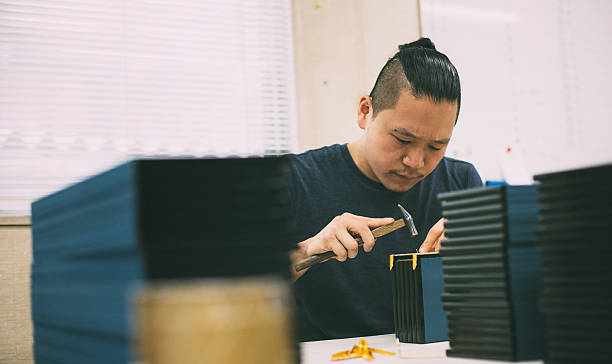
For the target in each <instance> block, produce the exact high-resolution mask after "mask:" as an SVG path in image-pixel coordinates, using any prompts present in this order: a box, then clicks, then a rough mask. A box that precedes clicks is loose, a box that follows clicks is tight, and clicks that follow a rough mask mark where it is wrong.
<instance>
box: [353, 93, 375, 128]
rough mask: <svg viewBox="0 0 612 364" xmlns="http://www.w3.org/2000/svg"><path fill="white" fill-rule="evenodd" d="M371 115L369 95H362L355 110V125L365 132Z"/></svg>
mask: <svg viewBox="0 0 612 364" xmlns="http://www.w3.org/2000/svg"><path fill="white" fill-rule="evenodd" d="M371 115H372V98H371V97H370V96H369V95H364V96H362V97H361V99H360V100H359V107H358V108H357V125H359V128H361V129H363V130H365V128H366V125H367V122H368V118H369V117H370V116H371Z"/></svg>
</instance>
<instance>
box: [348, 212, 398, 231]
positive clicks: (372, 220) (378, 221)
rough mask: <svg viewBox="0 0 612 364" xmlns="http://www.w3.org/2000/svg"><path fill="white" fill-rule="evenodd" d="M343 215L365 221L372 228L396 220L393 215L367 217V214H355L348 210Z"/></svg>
mask: <svg viewBox="0 0 612 364" xmlns="http://www.w3.org/2000/svg"><path fill="white" fill-rule="evenodd" d="M342 215H343V216H345V217H347V218H354V219H357V220H360V221H363V222H365V223H366V224H367V225H368V226H369V227H371V228H373V227H379V226H383V225H387V224H391V223H392V222H393V221H395V219H393V218H392V217H366V216H359V215H353V214H351V213H348V212H345V213H344V214H342Z"/></svg>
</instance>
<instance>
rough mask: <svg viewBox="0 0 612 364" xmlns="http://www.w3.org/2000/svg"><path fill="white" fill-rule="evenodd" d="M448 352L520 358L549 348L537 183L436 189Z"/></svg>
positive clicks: (540, 354) (533, 356)
mask: <svg viewBox="0 0 612 364" xmlns="http://www.w3.org/2000/svg"><path fill="white" fill-rule="evenodd" d="M438 198H439V199H440V201H441V203H442V211H443V212H442V214H443V216H444V217H445V218H446V219H448V220H447V221H446V222H445V233H446V236H447V238H448V240H445V241H444V242H443V243H442V249H441V250H440V254H441V255H442V265H443V271H444V294H443V296H442V302H443V307H444V310H445V311H446V313H447V314H448V316H447V319H448V335H449V340H450V349H449V350H448V352H447V354H448V355H449V356H458V357H469V358H482V359H496V360H506V361H520V360H533V359H541V358H543V355H544V353H545V351H546V336H545V334H546V331H545V322H544V317H543V315H542V314H541V313H540V312H539V310H538V296H539V290H540V275H541V273H540V252H539V248H538V247H537V246H536V245H535V228H536V227H537V213H538V209H537V188H536V186H534V185H530V186H495V187H481V188H474V189H469V190H464V191H456V192H448V193H442V194H439V195H438Z"/></svg>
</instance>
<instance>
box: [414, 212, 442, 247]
mask: <svg viewBox="0 0 612 364" xmlns="http://www.w3.org/2000/svg"><path fill="white" fill-rule="evenodd" d="M442 234H444V221H443V220H442V219H440V221H438V222H437V223H436V224H435V225H434V226H432V227H431V229H429V232H428V233H427V237H425V240H424V241H423V244H421V247H420V248H419V253H427V252H431V251H434V249H435V247H434V246H435V244H436V242H437V241H438V240H439V239H440V237H441V236H442Z"/></svg>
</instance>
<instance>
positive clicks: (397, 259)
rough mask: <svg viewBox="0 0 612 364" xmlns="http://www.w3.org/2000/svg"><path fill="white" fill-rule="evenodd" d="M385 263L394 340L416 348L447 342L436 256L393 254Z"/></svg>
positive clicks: (441, 283) (438, 258)
mask: <svg viewBox="0 0 612 364" xmlns="http://www.w3.org/2000/svg"><path fill="white" fill-rule="evenodd" d="M389 260H390V261H389V269H390V270H391V281H392V293H393V322H394V325H395V337H397V339H398V340H399V341H400V342H403V343H417V344H425V343H431V342H437V341H446V340H448V333H447V328H446V314H445V313H444V311H443V310H442V301H441V300H440V296H441V295H442V291H443V285H444V282H443V280H442V260H441V259H440V257H439V256H438V254H430V253H424V254H419V253H414V254H393V255H391V256H390V257H389ZM415 260H416V263H415Z"/></svg>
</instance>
